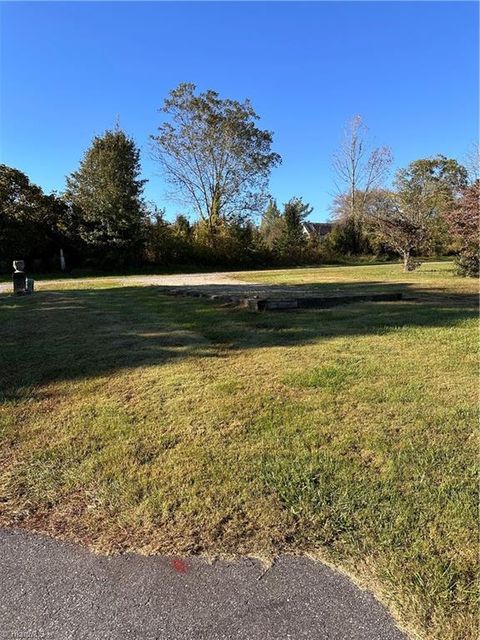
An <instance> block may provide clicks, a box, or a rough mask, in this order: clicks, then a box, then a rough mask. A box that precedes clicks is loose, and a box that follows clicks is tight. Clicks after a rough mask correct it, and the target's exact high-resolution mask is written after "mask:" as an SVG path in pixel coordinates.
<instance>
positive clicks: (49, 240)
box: [0, 164, 74, 268]
mask: <svg viewBox="0 0 480 640" xmlns="http://www.w3.org/2000/svg"><path fill="white" fill-rule="evenodd" d="M0 212H1V213H0V261H1V262H2V263H3V268H9V267H10V266H11V265H8V262H11V261H12V260H14V259H26V260H27V262H29V263H33V261H35V260H39V261H42V263H44V265H45V264H46V265H47V266H49V265H48V263H49V262H51V260H52V259H53V257H54V254H55V253H56V252H58V251H59V250H60V248H62V247H65V246H67V245H69V244H70V238H71V236H72V235H73V233H74V230H73V229H72V219H71V212H70V210H69V209H68V207H67V205H66V204H65V203H64V202H63V201H62V200H61V199H60V198H58V197H57V196H56V195H55V194H51V195H45V194H44V193H43V191H42V189H41V188H40V187H38V186H37V185H35V184H33V183H32V182H30V180H29V178H28V177H27V176H26V175H25V174H24V173H22V172H21V171H19V170H18V169H13V168H12V167H8V166H6V165H4V164H2V165H0ZM30 266H32V265H30Z"/></svg>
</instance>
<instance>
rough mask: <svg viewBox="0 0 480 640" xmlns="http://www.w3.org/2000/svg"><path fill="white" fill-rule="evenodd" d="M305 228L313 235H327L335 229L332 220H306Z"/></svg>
mask: <svg viewBox="0 0 480 640" xmlns="http://www.w3.org/2000/svg"><path fill="white" fill-rule="evenodd" d="M303 228H304V229H305V231H306V232H307V233H308V235H311V236H314V235H315V236H326V235H327V234H329V233H330V231H331V230H332V229H333V224H332V223H331V222H304V223H303Z"/></svg>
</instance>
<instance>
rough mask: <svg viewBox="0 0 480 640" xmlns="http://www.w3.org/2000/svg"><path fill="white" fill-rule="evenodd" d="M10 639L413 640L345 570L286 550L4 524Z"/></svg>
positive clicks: (1, 605) (0, 600) (0, 549)
mask: <svg viewBox="0 0 480 640" xmlns="http://www.w3.org/2000/svg"><path fill="white" fill-rule="evenodd" d="M0 585H1V586H0V638H1V640H26V639H28V640H44V639H48V640H53V639H55V640H57V639H58V640H70V639H71V640H86V639H88V640H90V639H92V640H93V639H95V640H123V639H124V638H125V639H135V640H136V639H139V640H140V639H141V640H193V639H195V640H230V639H232V640H257V639H258V640H289V639H292V640H297V639H298V640H301V639H305V638H308V639H309V640H406V636H405V635H404V634H403V633H402V632H400V631H399V630H398V629H397V628H396V627H395V625H394V623H393V621H392V619H391V618H390V616H389V615H388V613H387V612H386V610H385V609H384V608H383V607H382V606H381V605H380V604H379V603H378V602H377V601H376V600H375V599H374V598H373V596H372V595H371V594H369V593H367V592H365V591H361V590H360V589H359V588H358V587H356V586H355V585H354V584H353V583H352V582H351V581H350V580H349V579H348V578H346V577H345V576H344V575H342V574H340V573H337V572H334V571H332V570H331V569H330V568H328V567H326V566H325V565H322V564H319V563H315V562H312V561H311V560H308V559H306V558H294V557H291V556H283V557H281V558H279V559H278V560H277V562H276V563H275V564H274V565H273V567H272V568H271V569H269V570H268V571H266V572H265V570H264V569H263V567H262V566H261V565H260V563H258V562H256V561H254V560H250V559H242V560H239V561H237V562H234V563H226V562H215V563H213V564H207V563H206V562H205V561H203V560H201V559H200V558H185V559H181V558H165V557H158V556H151V557H145V556H138V555H124V556H116V557H111V556H110V557H107V556H99V555H94V554H92V553H89V552H88V551H86V550H85V549H82V548H80V547H77V546H74V545H70V544H66V543H62V542H57V541H54V540H51V539H49V538H45V537H42V536H37V535H34V534H30V533H26V532H23V531H18V530H0Z"/></svg>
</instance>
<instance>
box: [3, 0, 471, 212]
mask: <svg viewBox="0 0 480 640" xmlns="http://www.w3.org/2000/svg"><path fill="white" fill-rule="evenodd" d="M477 33H478V5H477V4H476V3H474V2H465V3H463V2H399V3H397V2H353V3H351V2H318V3H317V2H305V3H301V2H292V3H290V2H282V3H277V2H264V3H257V2H248V3H247V2H245V3H244V2H224V3H210V2H193V3H187V2H180V3H162V2H156V3H154V2H147V3H140V2H132V3H130V2H122V3H113V2H103V3H94V2H91V3H76V2H74V3H42V2H38V3H37V2H35V3H15V2H12V3H3V4H2V6H1V41H2V44H1V161H2V162H4V163H5V164H8V165H10V166H13V167H16V168H18V169H20V170H22V171H24V172H25V173H27V174H28V175H29V176H30V178H31V179H32V180H33V181H34V182H36V183H37V184H39V185H41V186H42V187H43V188H44V190H46V191H47V192H49V191H50V190H58V191H61V190H62V189H63V188H64V184H65V176H66V175H67V174H68V173H70V172H71V171H72V170H74V169H75V168H77V166H78V163H79V160H80V158H81V156H82V154H83V152H84V150H85V149H86V148H87V147H88V145H89V143H90V141H91V139H92V137H93V136H94V135H95V134H100V133H102V132H103V131H104V130H105V129H106V128H108V127H111V126H112V125H114V124H115V122H116V119H117V117H118V118H119V121H120V125H121V126H122V127H123V128H124V129H125V130H126V131H127V132H128V133H129V134H130V135H132V136H133V137H134V138H135V140H136V142H137V144H138V145H139V146H140V148H141V150H142V165H143V172H144V177H145V178H148V180H149V182H148V185H147V188H146V195H147V197H148V199H150V200H154V201H155V202H156V203H157V204H158V205H160V206H162V205H166V206H167V212H168V214H169V217H171V216H173V215H174V214H175V213H176V212H177V211H178V207H177V206H176V205H174V204H170V203H168V202H167V201H166V200H165V197H164V193H165V185H163V184H162V180H161V178H160V177H159V176H158V175H157V169H156V167H155V164H154V163H153V162H152V161H151V160H150V159H149V150H148V149H149V142H148V137H149V134H151V133H154V132H155V129H156V127H157V126H158V124H159V122H160V118H161V115H160V114H159V113H158V112H157V109H158V108H159V107H160V106H161V105H162V102H163V99H164V97H165V96H166V94H167V93H168V91H169V90H170V89H171V88H173V87H175V86H176V85H177V84H178V83H179V82H194V83H195V84H196V85H197V87H198V88H199V89H200V90H204V89H207V88H212V89H215V90H217V91H218V92H219V93H220V94H221V95H222V96H228V97H232V98H236V99H239V100H242V99H244V98H245V97H249V98H250V99H251V101H252V103H253V106H254V108H255V109H256V110H257V112H258V113H259V114H260V116H261V121H260V122H261V124H262V126H263V127H265V128H268V129H271V130H272V131H273V132H274V141H275V145H274V147H275V150H276V151H278V152H279V153H280V154H281V155H282V157H283V164H282V166H281V167H280V168H278V169H276V170H274V172H273V174H272V178H271V193H272V194H273V196H274V197H276V198H277V200H278V201H279V203H282V202H285V201H286V200H287V199H289V198H290V197H291V196H292V195H299V196H302V197H303V198H304V200H306V201H308V202H310V203H311V204H313V205H314V207H315V210H314V212H313V214H312V216H311V219H313V220H325V219H326V218H327V216H328V206H329V203H330V201H331V198H332V193H333V192H334V187H333V180H332V172H331V168H330V162H331V156H332V153H333V152H334V150H335V148H336V146H337V145H338V142H339V140H340V137H341V132H342V128H343V125H344V123H345V121H346V120H347V119H348V118H350V117H351V116H353V115H354V114H362V116H363V117H364V119H365V121H366V123H367V124H368V125H369V127H370V130H371V132H372V135H373V136H374V138H375V141H376V142H377V143H378V144H388V145H389V146H391V148H392V151H393V154H394V157H395V166H397V167H398V166H404V165H406V164H407V163H408V162H410V161H411V160H414V159H416V158H419V157H426V156H429V155H433V154H437V153H443V154H445V155H447V156H453V157H457V158H459V159H463V156H464V155H465V154H466V152H467V151H468V149H469V147H470V146H471V145H472V144H473V143H474V141H475V140H476V139H477V137H478V125H477V111H478V79H477V78H478V65H477V51H478V35H477Z"/></svg>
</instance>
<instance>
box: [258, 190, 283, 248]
mask: <svg viewBox="0 0 480 640" xmlns="http://www.w3.org/2000/svg"><path fill="white" fill-rule="evenodd" d="M283 227H284V219H283V217H282V214H281V212H280V209H279V208H278V206H277V203H276V201H275V200H270V202H269V203H268V207H267V208H266V210H265V212H264V214H263V216H262V220H261V222H260V236H261V238H262V240H263V242H264V244H265V246H266V247H267V248H268V249H270V250H271V249H273V247H274V246H275V243H277V242H278V240H279V238H280V236H281V235H282V231H283Z"/></svg>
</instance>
